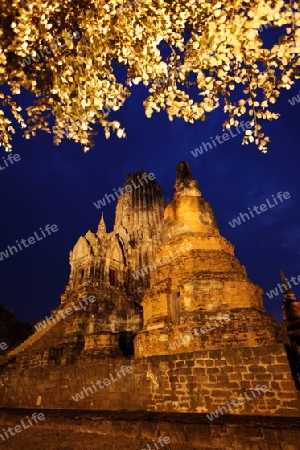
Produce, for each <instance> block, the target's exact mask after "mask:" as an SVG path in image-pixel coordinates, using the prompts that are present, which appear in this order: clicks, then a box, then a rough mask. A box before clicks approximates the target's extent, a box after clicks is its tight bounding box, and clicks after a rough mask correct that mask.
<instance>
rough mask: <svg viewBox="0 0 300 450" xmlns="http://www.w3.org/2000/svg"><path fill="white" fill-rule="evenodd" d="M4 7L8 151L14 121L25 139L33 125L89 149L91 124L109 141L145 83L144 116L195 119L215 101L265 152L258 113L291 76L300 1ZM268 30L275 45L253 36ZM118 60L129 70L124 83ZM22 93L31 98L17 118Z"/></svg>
mask: <svg viewBox="0 0 300 450" xmlns="http://www.w3.org/2000/svg"><path fill="white" fill-rule="evenodd" d="M1 9H2V11H1V16H0V38H1V39H0V84H1V86H2V87H3V92H2V93H0V99H1V100H0V108H2V109H0V144H1V145H2V146H4V147H5V149H6V150H8V151H10V150H11V137H12V134H13V133H14V132H15V127H16V126H18V124H19V125H20V126H21V127H23V128H24V130H25V133H24V136H25V138H29V137H30V136H34V135H35V134H36V130H38V129H41V130H45V131H47V132H49V133H52V134H53V137H54V143H56V144H59V143H60V142H61V140H62V139H63V138H68V139H71V140H73V141H75V142H78V143H80V144H81V145H83V146H84V150H85V151H87V150H88V149H89V148H90V147H91V146H92V144H93V139H92V138H93V135H94V134H95V130H94V128H95V125H96V124H100V125H101V126H102V127H103V129H104V133H105V136H106V137H107V138H108V137H109V136H110V135H111V132H112V131H113V132H115V133H116V135H117V136H118V137H120V138H121V137H125V136H126V134H125V130H124V129H123V128H122V127H121V126H120V124H119V123H118V122H116V121H110V120H109V119H108V117H109V112H110V111H116V110H118V109H120V108H121V107H122V106H123V104H124V102H125V101H126V99H127V98H128V96H129V95H130V93H131V87H132V86H133V85H137V84H140V83H143V84H144V85H145V86H147V87H148V90H149V97H148V98H147V99H146V100H145V101H144V106H145V112H146V115H147V117H151V115H152V113H153V111H161V110H165V111H166V112H167V114H168V116H169V118H170V120H173V118H174V116H176V117H181V118H183V119H184V120H185V121H187V122H191V123H194V121H195V120H204V119H206V118H207V114H208V113H209V112H211V111H213V110H214V109H216V108H218V107H219V106H220V103H221V102H220V100H221V98H223V99H224V100H225V106H224V110H225V112H227V113H228V118H227V119H226V121H225V123H224V126H225V124H229V126H230V125H233V124H234V126H238V124H239V122H240V118H241V117H242V116H243V115H246V116H247V117H249V116H251V119H252V120H253V129H251V133H246V134H245V136H244V139H243V142H244V143H249V142H253V141H255V143H256V144H257V145H258V147H259V149H260V150H262V151H263V152H265V151H266V150H267V142H268V141H269V138H268V137H266V136H265V135H264V134H263V133H262V132H258V130H260V128H261V126H260V125H259V123H258V122H259V119H266V120H273V119H276V118H277V117H278V114H276V113H275V112H272V111H270V110H269V109H266V108H269V106H270V104H274V103H275V102H276V101H277V99H278V96H279V94H280V91H281V90H282V89H290V87H291V85H292V84H293V83H294V82H295V80H296V79H297V78H299V53H300V30H299V23H300V13H299V12H298V10H299V9H300V2H297V1H293V0H290V1H283V0H279V1H273V0H251V1H250V0H223V1H217V0H212V1H207V0H174V1H173V0H172V1H170V0H140V1H137V0H135V1H134V0H110V1H106V0H80V1H79V2H74V1H73V0H63V1H62V0H60V1H58V0H1ZM264 25H265V26H266V25H267V26H270V27H282V28H281V32H282V36H281V37H280V39H279V40H278V42H276V43H275V44H274V45H273V47H272V48H271V49H269V48H265V47H264V44H263V42H262V39H261V36H260V33H259V30H258V29H259V28H261V27H263V26H264ZM163 49H167V51H165V50H163ZM166 54H168V56H167V57H166V56H165V55H166ZM115 63H118V64H121V65H124V66H125V67H126V69H127V79H126V80H125V81H121V80H119V79H118V78H117V76H116V73H115V70H114V64H115ZM7 86H8V88H9V91H10V92H9V93H7V92H8V89H7ZM240 87H242V89H240ZM24 89H26V90H28V91H30V92H31V93H33V94H34V95H35V97H36V100H35V101H34V102H33V104H32V105H31V106H29V107H28V108H26V110H25V111H21V108H20V105H19V104H18V97H17V96H18V95H20V94H21V93H22V91H23V90H24ZM195 92H196V94H197V93H198V96H197V95H196V94H195ZM237 97H239V98H237ZM221 104H222V103H221ZM105 111H106V112H105ZM53 119H54V120H53ZM13 122H17V123H18V124H17V123H13Z"/></svg>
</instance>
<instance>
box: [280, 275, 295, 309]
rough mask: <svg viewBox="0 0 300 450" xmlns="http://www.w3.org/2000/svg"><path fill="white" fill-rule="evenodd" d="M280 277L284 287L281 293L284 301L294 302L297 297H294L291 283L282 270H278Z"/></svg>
mask: <svg viewBox="0 0 300 450" xmlns="http://www.w3.org/2000/svg"><path fill="white" fill-rule="evenodd" d="M280 278H281V281H282V283H283V285H284V287H285V292H284V293H283V296H284V301H285V302H296V301H297V298H296V296H295V294H294V292H293V291H292V288H291V285H290V284H289V282H288V280H287V278H286V276H285V274H284V272H283V271H282V270H281V271H280Z"/></svg>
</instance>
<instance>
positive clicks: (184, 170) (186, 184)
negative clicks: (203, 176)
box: [174, 161, 201, 198]
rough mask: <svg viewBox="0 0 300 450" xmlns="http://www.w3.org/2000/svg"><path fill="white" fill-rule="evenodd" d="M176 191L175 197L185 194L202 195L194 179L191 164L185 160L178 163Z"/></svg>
mask: <svg viewBox="0 0 300 450" xmlns="http://www.w3.org/2000/svg"><path fill="white" fill-rule="evenodd" d="M174 191H175V193H174V198H177V197H183V196H190V197H201V192H200V191H199V189H198V183H197V181H196V180H194V178H193V175H192V172H191V169H190V166H189V164H188V163H187V162H185V161H182V162H180V163H178V164H177V169H176V182H175V185H174Z"/></svg>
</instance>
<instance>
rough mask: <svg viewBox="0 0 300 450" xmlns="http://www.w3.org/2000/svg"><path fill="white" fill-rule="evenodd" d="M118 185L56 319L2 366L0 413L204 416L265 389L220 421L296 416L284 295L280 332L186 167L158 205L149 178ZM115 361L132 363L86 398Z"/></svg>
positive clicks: (289, 314) (76, 263)
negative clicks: (38, 409) (109, 221)
mask: <svg viewBox="0 0 300 450" xmlns="http://www.w3.org/2000/svg"><path fill="white" fill-rule="evenodd" d="M129 185H130V186H131V188H129V187H128V186H129ZM126 186H127V188H126ZM123 189H124V194H123V195H120V198H119V201H118V205H117V209H116V219H115V225H114V230H113V231H112V232H110V233H107V231H106V227H105V223H104V218H103V217H102V218H101V220H100V224H99V227H98V230H97V232H96V233H93V232H91V231H88V232H87V233H86V235H85V236H83V237H80V238H79V240H78V242H77V243H76V245H75V247H74V249H73V251H72V252H71V254H70V265H71V273H70V280H69V283H68V285H67V287H66V291H65V293H64V294H63V295H62V296H61V304H60V305H59V307H58V308H57V309H56V310H54V311H53V312H52V317H53V318H56V317H58V314H59V313H62V314H64V318H61V319H57V320H54V319H50V320H48V322H47V323H46V322H45V323H44V322H40V323H39V324H38V325H39V326H40V331H37V332H36V333H34V335H33V336H32V337H30V338H29V339H28V340H27V341H25V342H24V343H23V344H22V345H21V346H19V347H18V348H16V349H15V350H14V351H12V352H10V353H9V355H8V357H7V361H6V364H5V365H3V366H2V368H0V380H2V381H1V385H0V395H1V398H2V399H3V400H2V402H3V406H5V407H10V408H11V407H14V408H20V407H26V408H34V407H35V405H36V404H38V405H42V407H44V408H54V409H55V408H58V409H87V410H99V409H100V410H111V411H112V410H119V409H122V410H127V411H136V410H144V411H147V412H158V411H159V412H164V413H175V412H176V413H177V412H181V413H198V414H199V413H200V414H201V413H204V414H207V413H210V412H212V411H215V410H216V409H217V408H218V407H219V406H221V405H225V404H226V402H228V400H229V399H237V398H241V396H243V395H244V394H245V393H248V394H249V395H250V393H253V391H254V390H255V389H256V387H257V386H258V385H259V386H262V385H264V386H266V388H267V391H265V392H264V394H263V395H260V396H256V397H252V398H251V401H244V402H240V403H241V404H240V405H239V407H237V408H232V409H231V410H229V411H228V414H229V415H240V416H243V415H253V416H254V415H265V416H268V415H271V414H272V415H273V416H276V417H282V416H288V417H292V416H298V417H299V415H300V414H299V413H300V409H299V393H298V391H297V388H296V385H295V381H296V384H297V377H295V369H294V368H292V369H291V366H290V363H291V364H292V365H293V364H295V354H294V357H293V358H294V359H293V358H291V354H290V348H291V341H293V340H294V341H296V342H297V345H299V341H298V339H299V334H297V333H298V331H297V332H296V331H295V330H296V329H298V330H299V319H300V315H299V308H298V306H297V303H296V300H295V299H294V298H293V297H292V294H291V293H290V292H289V293H287V294H286V296H285V306H284V311H285V322H286V325H287V327H288V332H289V335H288V333H287V332H286V329H285V327H284V326H282V325H280V324H278V323H277V322H276V321H275V319H273V318H272V317H270V316H269V315H268V314H267V313H266V311H265V309H264V306H263V302H262V294H263V292H262V290H261V288H260V287H259V286H257V285H255V284H254V283H253V282H252V281H250V280H249V278H248V276H247V273H246V270H245V268H244V267H243V266H242V265H241V263H240V262H239V261H238V260H237V259H236V257H235V255H234V247H233V245H232V244H231V243H230V242H228V241H227V240H226V239H225V238H224V237H223V236H221V235H220V232H219V229H218V226H217V222H216V219H215V216H214V213H213V211H212V209H211V207H210V205H209V204H208V203H207V202H206V201H205V200H204V199H203V197H202V195H201V192H200V190H199V188H198V183H197V182H196V180H194V179H193V176H192V174H191V172H190V169H189V166H188V164H187V163H179V164H178V167H177V175H176V182H175V186H174V190H175V194H174V199H173V201H172V202H171V203H170V204H169V205H167V206H166V208H165V209H164V200H163V197H162V194H161V191H160V188H159V186H158V185H157V183H156V181H155V180H153V179H151V177H150V174H147V172H144V171H138V172H135V173H134V174H131V175H129V176H128V178H127V180H126V183H125V185H124V188H123ZM90 296H92V298H93V301H92V302H90V303H89V302H86V304H84V305H82V304H81V307H80V308H78V309H77V310H74V305H76V304H77V305H78V304H79V302H80V301H81V299H83V298H90ZM68 308H69V310H70V309H71V311H72V312H71V313H70V314H68V312H67V311H68ZM42 324H44V325H45V324H46V325H45V326H42ZM297 327H298V328H297ZM294 347H295V346H294ZM297 348H298V349H299V346H298V347H297ZM122 366H131V368H132V371H131V372H130V374H129V373H128V375H127V376H126V378H124V379H122V381H121V380H120V381H119V380H117V381H116V382H115V383H110V384H107V385H106V387H105V389H102V388H101V389H99V390H96V389H94V391H93V392H90V391H91V386H94V383H95V381H96V380H102V379H104V378H109V377H110V376H111V374H115V373H116V372H118V370H119V368H120V367H122ZM12 374H13V376H12ZM21 380H22V382H21ZM87 387H90V391H87V393H86V391H84V389H87ZM78 392H81V393H83V396H82V398H81V399H80V400H79V399H77V400H76V401H75V400H74V395H75V394H76V393H78ZM37 399H40V400H39V401H38V403H37ZM222 414H223V413H222ZM220 447H221V446H220ZM224 448H225V447H224ZM226 448H227V447H226ZM228 448H231V447H228ZM233 448H238V447H237V446H236V447H233ZM251 448H252V447H251ZM253 448H254V447H253ZM255 448H258V447H255ZM260 448H272V447H267V446H266V447H260ZM274 448H275V447H274ZM282 448H284V447H282ZM286 448H289V449H293V448H296V447H292V446H291V447H286Z"/></svg>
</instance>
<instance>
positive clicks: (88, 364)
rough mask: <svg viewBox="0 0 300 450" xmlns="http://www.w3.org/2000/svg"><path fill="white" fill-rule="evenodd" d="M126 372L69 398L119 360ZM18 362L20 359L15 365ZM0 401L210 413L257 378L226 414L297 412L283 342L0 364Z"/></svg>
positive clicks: (23, 404) (29, 405) (15, 405)
mask: <svg viewBox="0 0 300 450" xmlns="http://www.w3.org/2000/svg"><path fill="white" fill-rule="evenodd" d="M122 365H124V366H132V368H133V372H132V373H128V374H127V373H126V376H124V377H123V376H122V377H121V379H117V381H115V382H111V383H110V384H109V385H107V386H106V387H105V388H104V389H99V388H98V389H97V391H96V392H92V393H88V395H84V398H83V399H81V400H79V401H78V402H75V401H74V400H73V399H72V396H74V395H75V394H76V393H79V392H81V391H82V390H83V388H84V387H85V388H87V387H91V386H92V383H94V384H95V383H96V381H97V380H100V381H101V380H103V379H104V378H109V374H110V373H111V374H113V375H114V377H115V378H116V371H119V370H120V368H121V366H122ZM21 367H22V365H21ZM0 380H1V386H0V398H1V399H2V401H1V404H2V406H3V407H12V408H23V407H25V408H34V407H35V406H36V404H37V401H38V397H41V399H40V400H41V404H42V407H44V408H51V409H52V408H54V409H55V408H59V409H88V410H128V411H134V410H138V409H141V410H144V411H161V412H198V413H210V412H212V411H215V410H216V409H217V407H218V406H222V405H225V404H226V402H227V401H230V400H231V399H237V398H238V397H240V396H241V395H243V393H245V392H246V393H247V394H248V396H249V395H250V393H251V392H252V391H254V389H255V387H256V386H257V385H259V386H262V385H265V386H267V387H268V391H267V392H265V393H263V394H262V395H260V396H259V397H257V398H253V399H251V401H245V403H244V404H241V405H240V406H239V407H238V408H236V409H233V410H232V412H231V413H232V414H234V415H240V414H253V415H257V414H259V415H260V414H262V415H270V414H274V415H276V416H297V415H299V412H300V411H299V394H298V393H297V391H296V390H295V384H294V381H293V378H292V375H291V374H290V369H289V364H288V361H287V357H286V353H285V348H284V346H283V344H276V345H275V344H274V345H270V346H266V347H264V348H262V347H254V348H245V347H244V348H240V349H237V348H235V349H234V350H233V349H222V350H205V351H201V352H194V353H182V354H180V355H168V356H166V355H164V356H153V357H149V358H141V359H129V358H104V359H98V358H94V359H92V358H90V359H86V360H81V361H79V362H77V363H75V364H70V365H62V366H55V365H49V364H47V365H45V366H44V367H32V368H30V366H27V367H26V366H23V368H20V366H19V368H18V370H16V368H15V366H14V365H13V364H12V366H11V369H9V366H6V367H5V370H4V371H3V373H1V370H0Z"/></svg>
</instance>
